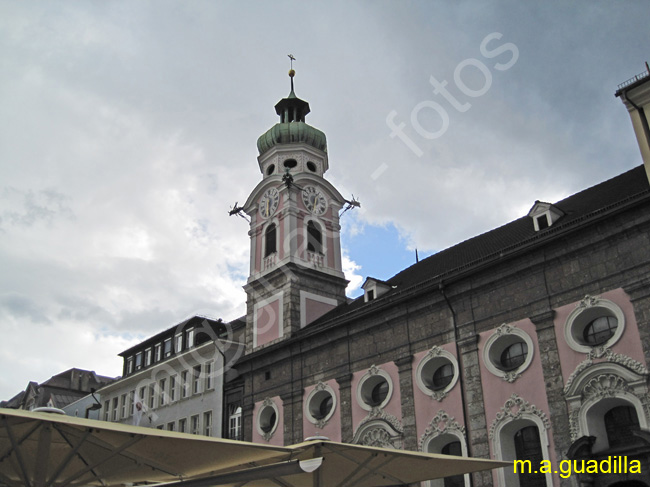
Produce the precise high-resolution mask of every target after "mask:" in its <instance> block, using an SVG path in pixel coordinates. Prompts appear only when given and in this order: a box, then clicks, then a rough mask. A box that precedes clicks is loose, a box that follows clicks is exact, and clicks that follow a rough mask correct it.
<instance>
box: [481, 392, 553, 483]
mask: <svg viewBox="0 0 650 487" xmlns="http://www.w3.org/2000/svg"><path fill="white" fill-rule="evenodd" d="M531 425H535V426H537V431H538V434H539V441H540V445H541V447H542V457H543V460H545V461H548V462H550V461H551V458H550V455H549V444H550V441H549V436H548V430H549V429H550V427H551V425H550V421H549V419H548V416H547V415H546V413H544V412H543V411H542V410H540V409H539V408H538V407H536V406H535V405H533V404H530V403H529V402H527V401H526V400H524V399H523V398H522V397H520V396H518V395H517V394H513V395H512V396H511V397H510V398H509V399H508V400H507V401H506V402H505V404H504V405H503V407H502V408H501V411H500V412H499V413H497V415H496V417H495V419H494V420H493V421H492V424H491V426H490V430H489V436H490V439H491V440H492V452H493V454H494V457H495V458H496V459H497V460H503V461H508V462H511V461H513V460H514V459H515V458H516V453H515V445H514V435H515V433H516V432H517V431H519V430H520V429H521V428H524V427H526V426H531ZM496 474H497V479H498V480H497V485H507V486H509V487H524V486H521V485H520V483H519V477H518V475H517V474H515V473H514V471H513V470H512V469H508V468H498V469H497V470H496ZM544 475H545V477H546V485H547V486H552V485H553V475H552V473H551V472H546V473H545V474H544Z"/></svg>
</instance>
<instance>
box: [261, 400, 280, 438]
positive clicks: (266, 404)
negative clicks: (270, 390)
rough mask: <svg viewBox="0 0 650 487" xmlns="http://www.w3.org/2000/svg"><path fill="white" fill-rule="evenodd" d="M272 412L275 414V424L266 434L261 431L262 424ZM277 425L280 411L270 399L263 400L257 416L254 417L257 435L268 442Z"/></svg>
mask: <svg viewBox="0 0 650 487" xmlns="http://www.w3.org/2000/svg"><path fill="white" fill-rule="evenodd" d="M273 412H275V424H274V425H273V427H272V428H271V429H270V430H269V431H268V432H267V431H264V430H263V429H262V423H263V422H264V421H266V419H267V418H268V417H270V415H271V414H272V413H273ZM278 424H280V410H279V409H278V406H277V404H275V401H273V400H272V399H269V398H266V399H264V401H263V402H262V404H261V405H260V407H259V409H258V410H257V415H256V416H255V428H256V429H257V433H258V434H259V435H260V436H261V437H262V438H264V439H265V440H266V441H269V440H270V439H271V438H272V437H273V435H274V434H275V432H276V431H277V429H278Z"/></svg>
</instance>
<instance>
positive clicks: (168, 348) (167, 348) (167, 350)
mask: <svg viewBox="0 0 650 487" xmlns="http://www.w3.org/2000/svg"><path fill="white" fill-rule="evenodd" d="M163 353H164V354H165V357H169V356H170V355H171V354H172V339H171V338H168V339H166V340H165V341H164V342H163Z"/></svg>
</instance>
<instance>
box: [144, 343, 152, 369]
mask: <svg viewBox="0 0 650 487" xmlns="http://www.w3.org/2000/svg"><path fill="white" fill-rule="evenodd" d="M150 365H151V349H150V348H147V349H146V350H145V351H144V366H145V367H149V366H150Z"/></svg>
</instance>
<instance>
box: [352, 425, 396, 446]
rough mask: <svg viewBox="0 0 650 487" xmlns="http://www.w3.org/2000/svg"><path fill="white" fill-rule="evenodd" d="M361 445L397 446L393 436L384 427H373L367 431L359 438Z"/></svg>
mask: <svg viewBox="0 0 650 487" xmlns="http://www.w3.org/2000/svg"><path fill="white" fill-rule="evenodd" d="M359 444H360V445H365V446H378V447H381V448H395V444H394V443H393V438H391V436H390V435H389V434H388V431H386V430H385V429H384V428H373V429H371V430H369V431H367V432H366V433H365V434H364V435H363V436H362V437H361V439H360V440H359Z"/></svg>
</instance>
